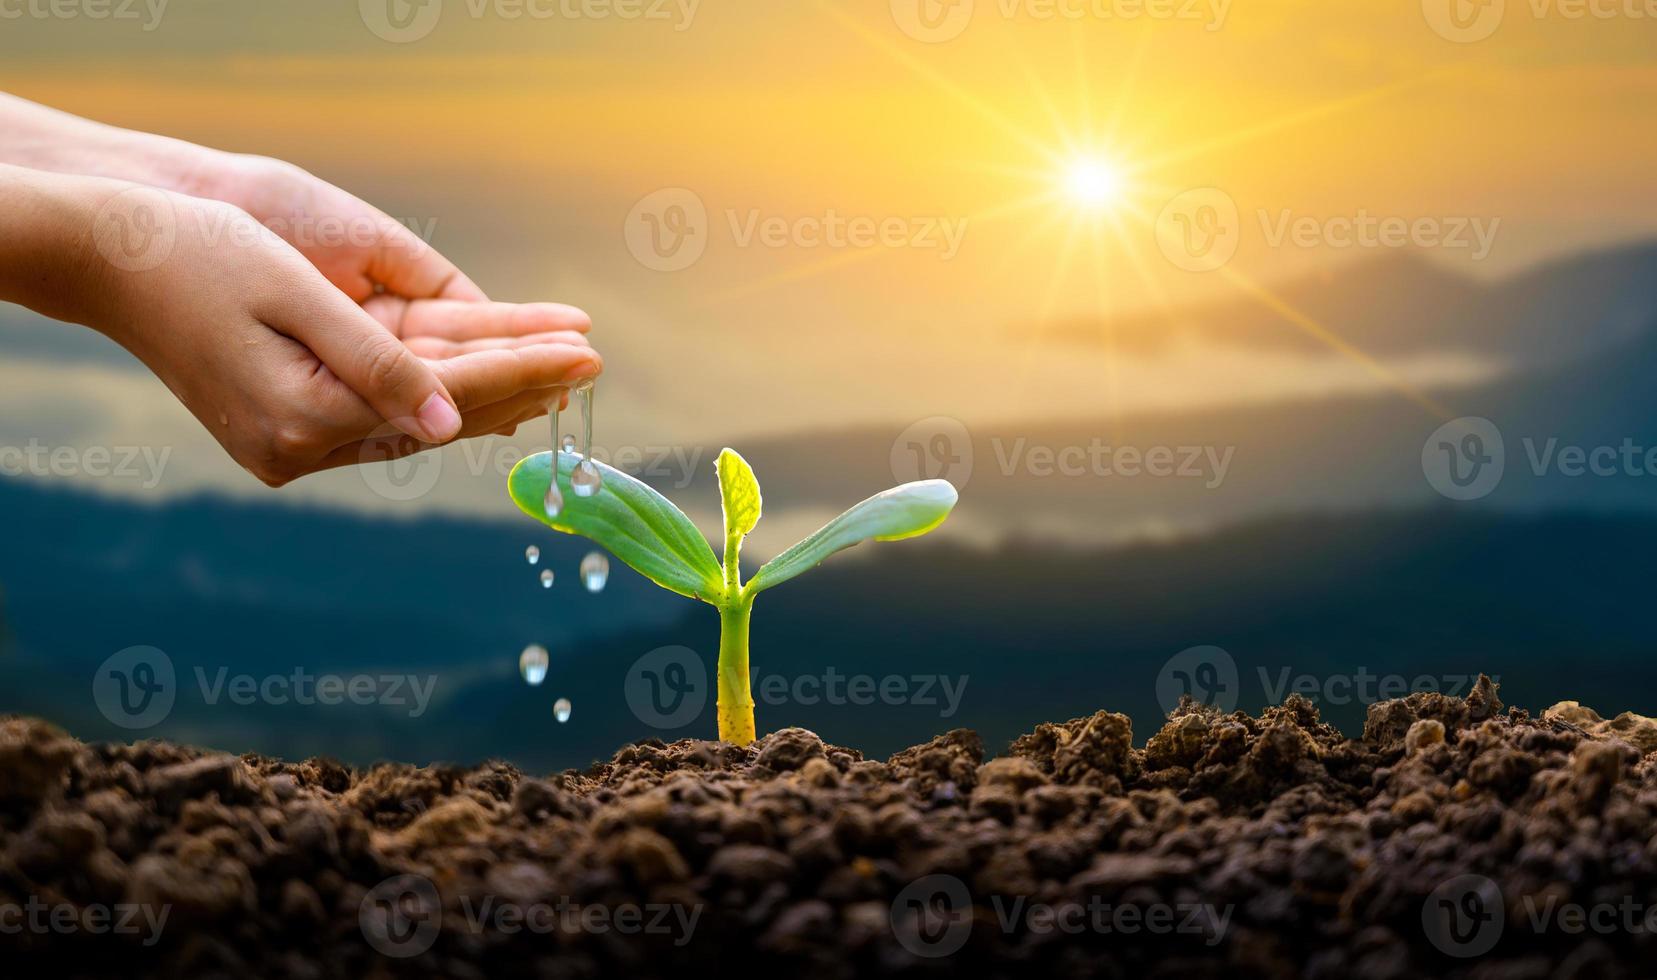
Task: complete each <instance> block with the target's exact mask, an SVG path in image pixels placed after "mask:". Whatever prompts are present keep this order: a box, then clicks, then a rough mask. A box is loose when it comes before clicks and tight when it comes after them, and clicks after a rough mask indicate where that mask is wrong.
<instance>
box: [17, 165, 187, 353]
mask: <svg viewBox="0 0 1657 980" xmlns="http://www.w3.org/2000/svg"><path fill="white" fill-rule="evenodd" d="M167 198H168V195H167V192H165V191H161V190H157V189H155V188H149V187H140V186H138V185H134V184H128V183H125V182H123V181H116V180H108V179H105V178H101V177H81V176H76V175H72V174H58V173H47V172H45V171H37V170H28V169H25V168H21V167H12V166H8V165H4V164H0V300H5V301H8V302H13V303H17V304H19V305H21V306H25V307H28V308H29V309H31V310H34V311H35V312H37V313H40V314H43V315H45V316H48V317H51V318H52V319H54V320H63V321H67V322H70V323H79V324H82V325H84V326H88V327H91V328H92V329H94V330H97V331H98V332H100V333H103V334H105V335H107V336H109V337H110V338H111V339H113V340H115V341H117V342H118V343H122V344H123V345H125V344H126V343H127V341H128V339H129V338H127V337H125V336H124V335H123V334H124V327H123V324H124V323H125V322H126V319H127V318H126V317H124V316H123V315H122V302H121V300H120V299H119V296H118V294H119V292H120V291H121V290H122V289H123V288H124V286H123V284H124V283H126V282H127V281H128V280H130V279H131V278H132V274H133V273H134V272H136V271H144V270H147V269H148V268H154V267H155V265H157V264H159V263H158V262H156V261H153V260H154V258H155V257H156V256H158V255H161V257H162V258H164V257H165V256H164V255H162V250H163V249H168V250H170V247H171V244H172V242H173V241H174V237H175V236H176V230H177V220H176V218H175V217H174V216H173V213H172V212H173V208H172V205H171V202H170V201H169V200H168V199H167Z"/></svg>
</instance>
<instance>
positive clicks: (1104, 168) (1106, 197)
mask: <svg viewBox="0 0 1657 980" xmlns="http://www.w3.org/2000/svg"><path fill="white" fill-rule="evenodd" d="M1125 189H1126V181H1125V180H1124V179H1123V177H1122V171H1121V170H1120V169H1119V168H1118V167H1117V166H1116V165H1115V164H1113V163H1111V162H1110V161H1108V160H1105V159H1103V158H1099V157H1086V158H1083V159H1080V160H1076V161H1074V162H1073V163H1071V164H1070V168H1069V169H1068V170H1067V171H1065V175H1064V190H1065V196H1066V197H1068V198H1069V199H1070V201H1071V202H1072V203H1074V204H1077V205H1080V206H1081V207H1083V208H1085V209H1087V210H1090V211H1102V210H1107V209H1109V208H1112V207H1114V206H1115V205H1117V204H1119V203H1121V201H1122V193H1123V191H1124V190H1125Z"/></svg>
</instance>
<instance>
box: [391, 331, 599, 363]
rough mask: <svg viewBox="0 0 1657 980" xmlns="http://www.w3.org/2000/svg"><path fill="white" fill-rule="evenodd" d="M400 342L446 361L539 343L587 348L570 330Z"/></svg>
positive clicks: (580, 336) (583, 339)
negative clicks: (476, 353) (488, 351)
mask: <svg viewBox="0 0 1657 980" xmlns="http://www.w3.org/2000/svg"><path fill="white" fill-rule="evenodd" d="M403 342H404V343H406V344H408V349H409V350H411V351H414V353H416V354H418V355H419V356H421V357H424V358H429V359H431V360H447V359H448V358H451V357H459V356H460V355H462V354H471V353H475V352H476V351H480V350H498V349H504V348H514V347H534V346H537V345H539V344H569V345H571V346H574V347H590V346H591V343H590V342H589V341H588V340H587V335H586V334H583V333H576V332H575V331H574V330H558V331H555V332H553V333H532V334H527V335H525V336H522V337H489V338H486V339H483V340H466V341H454V340H448V339H445V338H443V337H405V338H403Z"/></svg>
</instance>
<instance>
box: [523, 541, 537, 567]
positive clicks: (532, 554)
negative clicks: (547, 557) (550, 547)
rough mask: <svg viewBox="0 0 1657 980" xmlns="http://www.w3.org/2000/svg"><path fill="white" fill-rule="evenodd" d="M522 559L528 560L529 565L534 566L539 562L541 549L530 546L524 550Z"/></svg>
mask: <svg viewBox="0 0 1657 980" xmlns="http://www.w3.org/2000/svg"><path fill="white" fill-rule="evenodd" d="M524 557H525V558H527V559H529V563H530V564H531V565H534V564H536V563H538V562H540V560H541V549H540V548H537V547H535V546H534V545H530V546H529V547H527V548H525V549H524Z"/></svg>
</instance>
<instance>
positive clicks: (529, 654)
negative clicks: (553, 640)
mask: <svg viewBox="0 0 1657 980" xmlns="http://www.w3.org/2000/svg"><path fill="white" fill-rule="evenodd" d="M550 662H551V659H550V658H549V657H548V656H547V648H546V647H544V646H541V645H540V644H538V643H531V644H530V645H529V646H527V647H524V652H523V653H521V654H519V655H518V673H520V674H522V675H524V680H526V681H528V682H529V686H530V687H534V686H536V685H537V684H540V683H541V682H542V681H544V680H546V679H547V664H548V663H550Z"/></svg>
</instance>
